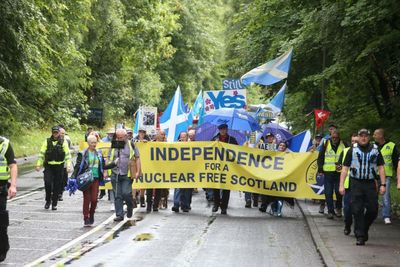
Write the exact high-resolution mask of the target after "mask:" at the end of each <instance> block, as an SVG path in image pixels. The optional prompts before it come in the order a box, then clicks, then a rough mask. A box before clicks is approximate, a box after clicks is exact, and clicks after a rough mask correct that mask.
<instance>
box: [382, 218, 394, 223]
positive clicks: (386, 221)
mask: <svg viewBox="0 0 400 267" xmlns="http://www.w3.org/2000/svg"><path fill="white" fill-rule="evenodd" d="M383 221H384V222H385V224H392V221H391V220H390V218H385V219H383Z"/></svg>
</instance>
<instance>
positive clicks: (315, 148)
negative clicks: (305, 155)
mask: <svg viewBox="0 0 400 267" xmlns="http://www.w3.org/2000/svg"><path fill="white" fill-rule="evenodd" d="M321 141H322V134H316V135H315V137H314V140H313V144H312V146H311V147H310V149H309V150H308V152H314V151H319V150H318V148H319V145H320V144H321Z"/></svg>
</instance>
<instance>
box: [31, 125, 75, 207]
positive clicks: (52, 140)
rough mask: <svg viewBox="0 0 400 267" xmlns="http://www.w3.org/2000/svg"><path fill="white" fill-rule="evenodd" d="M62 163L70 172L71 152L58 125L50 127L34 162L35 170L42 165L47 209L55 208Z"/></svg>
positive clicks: (59, 186)
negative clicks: (49, 134)
mask: <svg viewBox="0 0 400 267" xmlns="http://www.w3.org/2000/svg"><path fill="white" fill-rule="evenodd" d="M64 164H65V165H66V166H67V171H68V172H72V165H71V154H70V152H69V147H68V143H67V142H64V139H62V138H61V136H60V127H59V126H54V127H53V128H51V136H50V137H49V138H47V139H46V140H45V141H44V142H43V145H42V147H41V148H40V152H39V157H38V160H37V163H36V171H40V170H41V168H42V167H44V171H43V174H44V188H45V191H46V203H45V204H44V208H45V209H46V210H47V209H49V208H50V205H51V209H52V210H57V203H58V198H59V194H60V190H61V184H62V181H63V174H64Z"/></svg>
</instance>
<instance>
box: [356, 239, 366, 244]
mask: <svg viewBox="0 0 400 267" xmlns="http://www.w3.org/2000/svg"><path fill="white" fill-rule="evenodd" d="M356 245H357V246H364V245H365V241H364V238H362V237H358V238H357V242H356Z"/></svg>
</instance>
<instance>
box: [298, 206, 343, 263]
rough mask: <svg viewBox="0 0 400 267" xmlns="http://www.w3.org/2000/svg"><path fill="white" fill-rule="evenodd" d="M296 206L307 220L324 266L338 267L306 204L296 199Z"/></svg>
mask: <svg viewBox="0 0 400 267" xmlns="http://www.w3.org/2000/svg"><path fill="white" fill-rule="evenodd" d="M296 204H297V206H298V207H299V209H300V212H301V214H302V215H303V217H304V218H305V219H306V223H307V227H308V230H309V231H310V234H311V239H312V240H313V243H314V245H315V248H316V249H317V251H318V253H319V254H320V256H321V259H322V261H323V264H324V265H325V266H329V267H330V266H338V265H337V264H336V262H335V260H334V258H333V256H332V254H331V253H330V252H329V250H328V248H327V247H326V246H325V243H324V241H323V240H322V238H321V234H320V232H319V231H318V227H317V224H316V223H315V221H314V219H313V218H312V216H311V213H310V212H309V211H308V210H306V209H305V207H304V206H303V205H305V204H304V203H302V202H301V201H299V200H297V199H296Z"/></svg>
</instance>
